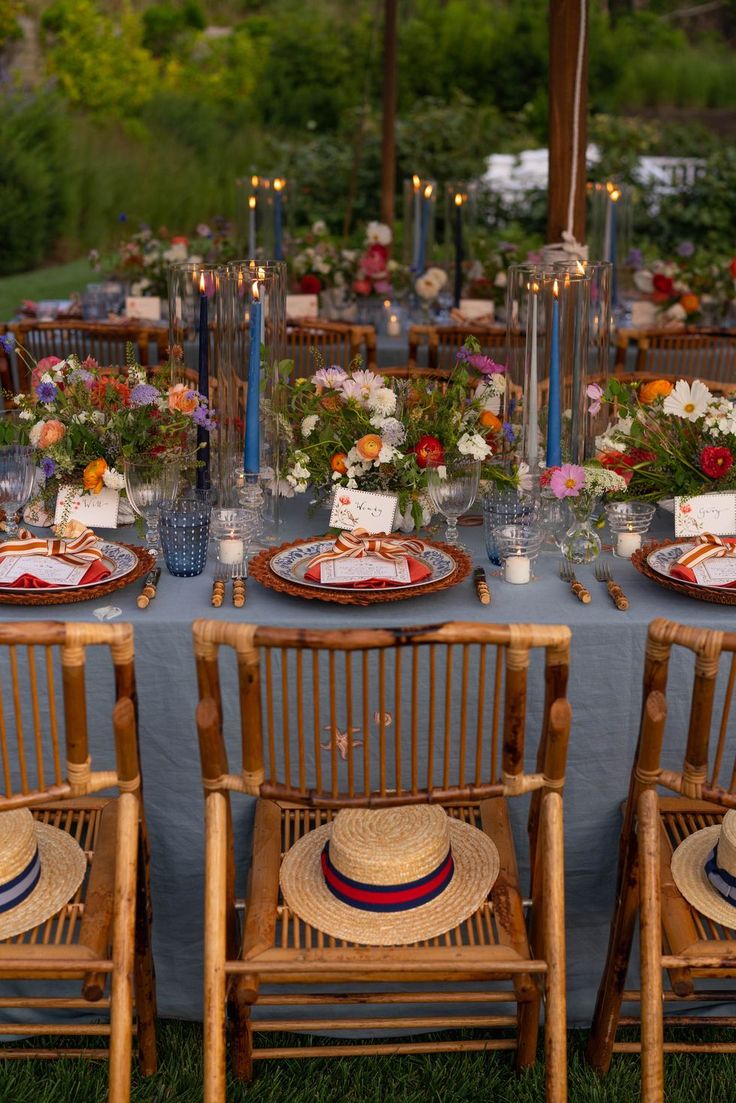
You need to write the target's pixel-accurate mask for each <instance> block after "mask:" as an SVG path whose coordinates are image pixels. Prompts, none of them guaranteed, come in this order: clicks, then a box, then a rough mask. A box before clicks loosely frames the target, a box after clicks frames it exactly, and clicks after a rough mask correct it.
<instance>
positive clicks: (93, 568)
mask: <svg viewBox="0 0 736 1103" xmlns="http://www.w3.org/2000/svg"><path fill="white" fill-rule="evenodd" d="M0 558H2V559H4V558H5V557H4V556H2V557H0ZM110 573H111V572H110V568H109V567H106V566H105V564H104V563H99V562H96V563H90V565H89V567H88V568H87V570H86V571H85V573H84V575H83V576H82V578H81V579H80V580H79V582H77V583H76V585H77V586H82V585H84V584H85V583H87V582H102V581H103V580H104V579H106V578H107V577H108V575H109V574H110ZM5 585H6V586H7V587H8V588H9V589H13V590H45V589H47V588H48V587H49V586H57V585H58V583H56V582H44V580H43V579H42V578H36V576H35V575H33V574H22V575H19V576H18V578H16V580H15V582H7V583H6V584H5Z"/></svg>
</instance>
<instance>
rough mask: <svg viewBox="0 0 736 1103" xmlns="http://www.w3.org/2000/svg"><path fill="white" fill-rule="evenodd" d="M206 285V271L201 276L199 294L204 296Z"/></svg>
mask: <svg viewBox="0 0 736 1103" xmlns="http://www.w3.org/2000/svg"><path fill="white" fill-rule="evenodd" d="M205 287H206V284H205V282H204V271H202V272H200V274H199V293H200V295H204V292H205Z"/></svg>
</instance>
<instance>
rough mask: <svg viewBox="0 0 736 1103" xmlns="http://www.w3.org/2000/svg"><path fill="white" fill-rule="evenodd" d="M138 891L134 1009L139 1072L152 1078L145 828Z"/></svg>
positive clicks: (153, 1000)
mask: <svg viewBox="0 0 736 1103" xmlns="http://www.w3.org/2000/svg"><path fill="white" fill-rule="evenodd" d="M137 887H138V891H137V899H136V911H135V1006H136V1018H137V1022H138V1068H139V1070H140V1072H141V1074H142V1075H143V1076H153V1075H154V1074H155V1073H156V1071H157V1068H158V1057H157V1051H156V974H155V970H154V964H153V947H152V943H151V888H150V882H149V877H148V843H147V840H146V836H145V826H144V825H141V828H140V831H139V836H138V885H137Z"/></svg>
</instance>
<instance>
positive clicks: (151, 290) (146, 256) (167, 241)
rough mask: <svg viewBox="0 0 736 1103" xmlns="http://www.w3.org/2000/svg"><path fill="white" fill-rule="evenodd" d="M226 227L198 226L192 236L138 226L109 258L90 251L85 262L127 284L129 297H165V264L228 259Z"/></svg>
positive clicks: (227, 227)
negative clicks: (87, 261)
mask: <svg viewBox="0 0 736 1103" xmlns="http://www.w3.org/2000/svg"><path fill="white" fill-rule="evenodd" d="M231 247H232V246H231V239H230V236H229V226H228V225H227V223H218V224H217V225H215V226H214V227H210V226H208V225H206V224H205V223H200V224H199V225H198V226H197V228H196V230H195V232H194V234H192V235H184V234H170V233H169V231H168V230H167V229H166V228H165V227H162V228H161V229H160V230H159V231H158V232H157V233H154V232H153V230H151V229H150V227H148V226H142V227H141V228H140V230H138V231H137V232H136V233H134V234H133V235H132V236H131V237H130V238H128V240H126V241H123V242H121V243H120V245H119V246H118V248H117V249H116V250H114V251H113V252H112V253H110V254H109V255H104V256H103V255H101V254H100V252H99V251H98V250H97V249H93V250H92V252H91V253H90V256H89V259H90V263H91V265H92V267H93V268H95V269H97V270H104V271H105V272H106V273H107V274H108V275H111V276H115V277H117V278H118V279H121V280H125V281H126V282H129V283H130V284H131V293H132V294H133V295H159V296H160V297H161V298H163V299H165V298H166V296H167V294H168V284H167V279H168V270H169V265H171V264H178V263H180V262H182V261H189V262H190V263H192V264H201V263H203V262H208V263H209V262H212V261H213V260H215V259H219V260H226V259H228V255H227V254H228V250H229V249H230V248H231Z"/></svg>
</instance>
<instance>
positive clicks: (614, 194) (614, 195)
mask: <svg viewBox="0 0 736 1103" xmlns="http://www.w3.org/2000/svg"><path fill="white" fill-rule="evenodd" d="M620 198H621V192H620V191H619V189H618V188H614V189H613V191H612V192H611V202H612V203H617V202H618V201H619V199H620Z"/></svg>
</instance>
